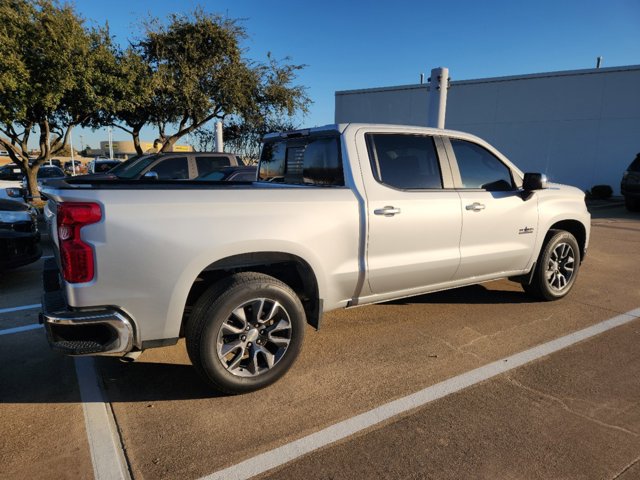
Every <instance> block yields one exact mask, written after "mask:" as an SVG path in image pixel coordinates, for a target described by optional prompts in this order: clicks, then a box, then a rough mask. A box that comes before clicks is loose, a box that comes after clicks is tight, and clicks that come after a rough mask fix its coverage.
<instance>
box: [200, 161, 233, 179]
mask: <svg viewBox="0 0 640 480" xmlns="http://www.w3.org/2000/svg"><path fill="white" fill-rule="evenodd" d="M229 165H231V162H230V161H229V159H228V158H227V157H196V167H197V168H198V176H200V175H206V174H207V173H210V172H213V171H216V170H220V169H221V168H222V167H228V166H229Z"/></svg>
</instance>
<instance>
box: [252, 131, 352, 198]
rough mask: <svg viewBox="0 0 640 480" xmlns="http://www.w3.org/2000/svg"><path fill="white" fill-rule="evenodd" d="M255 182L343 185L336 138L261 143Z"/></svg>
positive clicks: (296, 139)
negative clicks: (258, 168)
mask: <svg viewBox="0 0 640 480" xmlns="http://www.w3.org/2000/svg"><path fill="white" fill-rule="evenodd" d="M258 179H259V180H260V181H263V182H278V183H287V184H294V185H296V184H298V185H327V186H341V185H344V174H343V171H342V159H341V157H340V148H339V143H338V138H337V137H320V138H304V139H301V138H295V139H291V140H283V141H279V142H268V143H265V144H264V146H263V148H262V154H261V156H260V171H259V174H258Z"/></svg>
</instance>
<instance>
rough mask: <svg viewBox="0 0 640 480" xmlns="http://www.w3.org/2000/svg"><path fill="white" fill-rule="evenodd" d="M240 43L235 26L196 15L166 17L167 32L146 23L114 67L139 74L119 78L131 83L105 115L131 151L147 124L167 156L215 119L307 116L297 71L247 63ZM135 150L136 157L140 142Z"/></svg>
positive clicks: (210, 16) (280, 64)
mask: <svg viewBox="0 0 640 480" xmlns="http://www.w3.org/2000/svg"><path fill="white" fill-rule="evenodd" d="M246 36H247V34H246V31H245V29H244V27H242V26H241V25H240V24H239V23H238V21H236V20H230V19H227V18H223V17H222V16H219V15H215V14H209V13H205V12H204V11H203V10H201V9H197V10H196V11H195V12H193V13H192V14H190V15H183V14H174V15H171V16H170V17H169V19H168V22H167V23H166V24H163V23H162V22H160V20H157V19H156V20H152V21H150V22H148V23H147V24H146V32H145V35H144V38H143V39H142V40H141V41H139V42H138V43H136V44H135V46H134V47H132V48H130V49H129V50H128V51H127V52H126V54H122V55H121V56H120V59H119V61H120V65H121V66H122V67H123V68H125V67H126V68H128V69H131V70H132V71H136V72H138V74H137V75H123V78H127V79H129V80H131V82H132V83H131V84H124V85H123V87H125V88H124V89H123V92H122V93H121V94H120V95H115V98H121V99H122V102H121V103H120V104H118V105H117V107H116V109H115V110H113V111H111V112H108V113H110V114H111V116H112V118H113V121H114V124H115V125H117V126H119V127H120V128H125V129H127V130H128V131H129V132H130V133H131V134H132V135H133V138H134V143H135V142H136V138H139V132H140V128H142V126H143V125H145V124H153V125H155V126H156V127H157V129H158V139H159V140H160V142H161V144H162V147H161V151H168V150H170V149H171V148H172V147H173V145H174V144H175V143H176V141H178V139H180V138H182V137H183V136H185V135H188V134H190V133H192V132H194V131H196V130H197V129H198V128H200V127H202V126H203V125H205V124H206V123H207V122H210V121H211V120H214V119H224V118H225V117H229V116H239V117H242V118H250V119H251V121H252V123H254V124H258V123H259V122H260V120H264V119H266V118H268V117H269V116H273V115H289V116H292V115H294V114H296V113H298V112H303V113H304V112H306V111H307V107H308V105H309V103H310V100H309V98H308V97H307V96H306V93H305V89H304V87H302V86H298V85H293V82H294V81H295V79H296V73H297V71H299V70H300V69H301V68H303V65H293V64H290V63H288V62H289V59H285V60H283V61H282V62H278V61H276V60H275V59H273V58H272V57H271V56H269V57H268V59H267V62H266V63H260V62H255V61H252V60H249V59H247V58H245V57H244V51H243V50H242V48H241V41H242V40H243V39H245V38H246ZM135 82H139V84H135ZM127 102H129V105H127ZM136 132H137V133H136ZM136 135H138V137H137V136H136ZM136 148H137V149H138V153H142V152H141V150H140V149H139V141H138V143H137V147H136Z"/></svg>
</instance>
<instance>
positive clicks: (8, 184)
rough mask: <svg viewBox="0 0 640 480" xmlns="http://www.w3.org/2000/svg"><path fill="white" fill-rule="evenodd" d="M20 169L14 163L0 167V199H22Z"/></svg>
mask: <svg viewBox="0 0 640 480" xmlns="http://www.w3.org/2000/svg"><path fill="white" fill-rule="evenodd" d="M22 177H23V175H22V171H21V170H20V167H18V165H16V164H15V163H9V164H8V165H3V166H2V167H0V199H5V200H22V197H23V191H22Z"/></svg>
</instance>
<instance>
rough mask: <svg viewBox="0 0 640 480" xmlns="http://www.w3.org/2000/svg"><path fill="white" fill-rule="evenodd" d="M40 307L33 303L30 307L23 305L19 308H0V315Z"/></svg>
mask: <svg viewBox="0 0 640 480" xmlns="http://www.w3.org/2000/svg"><path fill="white" fill-rule="evenodd" d="M41 306H42V305H40V304H39V303H34V304H32V305H23V306H21V307H11V308H0V314H3V313H13V312H21V311H23V310H35V309H36V308H40V307H41Z"/></svg>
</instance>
